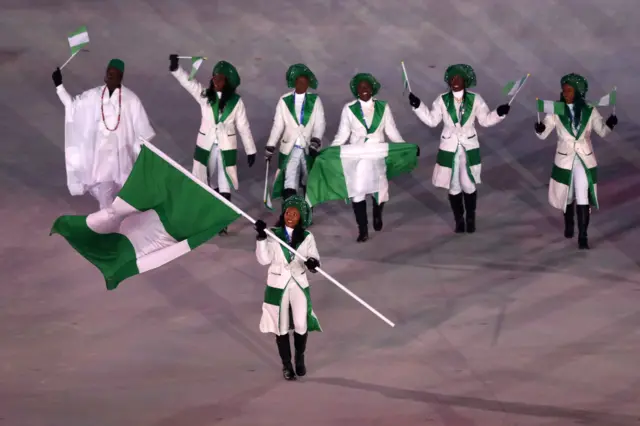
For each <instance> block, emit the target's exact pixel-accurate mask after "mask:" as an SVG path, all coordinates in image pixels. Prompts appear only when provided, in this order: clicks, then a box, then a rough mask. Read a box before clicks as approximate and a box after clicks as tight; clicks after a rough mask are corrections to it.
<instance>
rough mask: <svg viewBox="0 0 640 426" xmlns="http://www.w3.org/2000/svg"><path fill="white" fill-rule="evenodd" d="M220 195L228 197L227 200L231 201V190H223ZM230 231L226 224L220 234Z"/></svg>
mask: <svg viewBox="0 0 640 426" xmlns="http://www.w3.org/2000/svg"><path fill="white" fill-rule="evenodd" d="M220 195H222V196H223V197H224V198H226V199H227V201H231V193H230V192H221V193H220ZM228 233H229V232H228V230H227V227H226V226H225V227H224V228H222V230H221V231H220V232H219V233H218V235H227V234H228Z"/></svg>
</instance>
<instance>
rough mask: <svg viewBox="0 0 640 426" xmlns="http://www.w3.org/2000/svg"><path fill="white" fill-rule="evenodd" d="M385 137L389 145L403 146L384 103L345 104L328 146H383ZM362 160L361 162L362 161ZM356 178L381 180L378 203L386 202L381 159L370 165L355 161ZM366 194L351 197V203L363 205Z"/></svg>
mask: <svg viewBox="0 0 640 426" xmlns="http://www.w3.org/2000/svg"><path fill="white" fill-rule="evenodd" d="M385 134H386V135H387V137H388V138H389V140H390V141H391V142H394V143H399V142H403V139H402V136H400V132H398V128H397V127H396V123H395V121H394V119H393V114H392V113H391V108H390V107H389V105H388V104H387V102H385V101H380V100H377V99H374V98H371V99H369V100H368V101H367V102H364V101H362V100H360V99H358V100H355V101H352V102H349V103H347V104H346V105H345V106H344V108H342V115H341V116H340V126H339V127H338V132H337V133H336V136H335V138H334V140H333V143H332V144H331V145H332V146H337V145H344V144H345V143H346V142H347V141H349V143H350V144H352V145H357V144H364V143H368V144H372V143H385V137H384V136H385ZM363 160H364V159H363ZM356 167H357V168H358V170H357V172H356V173H357V174H358V175H361V176H370V175H371V174H375V175H376V176H381V178H380V180H381V185H380V186H381V188H380V191H379V192H378V200H377V201H378V202H379V203H384V202H386V201H388V200H389V183H388V182H387V179H386V164H385V158H377V159H375V160H371V161H359V162H358V163H357V165H356ZM366 195H367V194H366V192H363V193H361V194H356V195H354V196H353V197H352V201H353V202H354V203H359V202H361V201H364V200H365V198H366Z"/></svg>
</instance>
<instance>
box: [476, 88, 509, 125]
mask: <svg viewBox="0 0 640 426" xmlns="http://www.w3.org/2000/svg"><path fill="white" fill-rule="evenodd" d="M475 101H476V102H477V104H476V105H477V107H476V118H477V119H478V124H480V125H481V126H482V127H491V126H495V125H496V124H498V123H500V122H501V121H502V120H504V119H505V118H506V117H507V116H506V115H503V116H502V117H500V116H499V115H498V113H497V112H496V111H490V110H489V107H488V106H487V103H486V102H485V101H484V99H482V98H481V97H480V95H478V94H476V100H475Z"/></svg>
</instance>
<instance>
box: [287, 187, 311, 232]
mask: <svg viewBox="0 0 640 426" xmlns="http://www.w3.org/2000/svg"><path fill="white" fill-rule="evenodd" d="M289 207H294V208H296V209H297V210H298V212H300V223H301V224H302V227H303V228H308V227H309V225H311V207H309V204H307V202H306V201H305V199H304V198H302V197H301V196H299V195H292V196H291V197H289V198H287V199H286V200H285V201H284V203H282V213H283V214H284V212H285V211H286V210H287V209H288V208H289Z"/></svg>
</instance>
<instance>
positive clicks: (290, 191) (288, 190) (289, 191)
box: [276, 188, 298, 228]
mask: <svg viewBox="0 0 640 426" xmlns="http://www.w3.org/2000/svg"><path fill="white" fill-rule="evenodd" d="M297 192H298V191H296V190H295V189H292V188H285V189H284V190H283V191H282V202H283V203H284V202H285V201H287V198H289V197H292V196H294V195H296V194H297ZM283 225H284V223H282V216H280V218H279V219H278V222H277V223H276V228H280V227H281V226H283Z"/></svg>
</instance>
